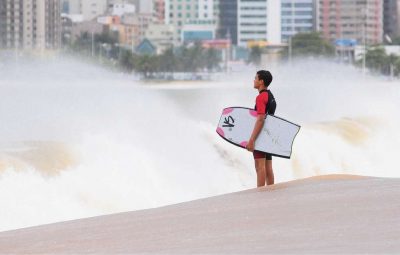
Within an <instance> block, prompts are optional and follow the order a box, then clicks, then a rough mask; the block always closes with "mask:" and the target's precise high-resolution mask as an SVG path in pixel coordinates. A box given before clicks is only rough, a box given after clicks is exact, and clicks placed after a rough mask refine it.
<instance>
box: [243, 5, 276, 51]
mask: <svg viewBox="0 0 400 255" xmlns="http://www.w3.org/2000/svg"><path fill="white" fill-rule="evenodd" d="M237 34H238V45H239V46H247V45H248V43H249V42H252V41H267V42H268V43H269V44H273V45H275V44H281V3H280V1H267V0H238V32H237Z"/></svg>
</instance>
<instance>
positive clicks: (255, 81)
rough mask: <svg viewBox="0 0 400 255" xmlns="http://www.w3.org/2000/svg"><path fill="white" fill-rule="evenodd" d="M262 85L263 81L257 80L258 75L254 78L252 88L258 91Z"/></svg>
mask: <svg viewBox="0 0 400 255" xmlns="http://www.w3.org/2000/svg"><path fill="white" fill-rule="evenodd" d="M263 85H264V81H263V80H260V79H259V78H258V74H256V76H255V77H254V88H255V89H259V88H260V87H261V86H263Z"/></svg>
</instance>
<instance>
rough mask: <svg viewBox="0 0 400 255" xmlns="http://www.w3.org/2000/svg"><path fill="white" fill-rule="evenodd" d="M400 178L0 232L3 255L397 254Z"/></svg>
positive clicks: (308, 183)
mask: <svg viewBox="0 0 400 255" xmlns="http://www.w3.org/2000/svg"><path fill="white" fill-rule="evenodd" d="M399 210H400V180H399V179H389V178H387V179H385V178H370V177H359V176H346V175H330V176H320V177H314V178H307V179H302V180H296V181H291V182H287V183H280V184H277V185H274V186H272V187H266V188H261V189H252V190H247V191H243V192H238V193H233V194H227V195H222V196H217V197H212V198H207V199H202V200H196V201H192V202H187V203H182V204H177V205H171V206H166V207H161V208H156V209H149V210H143V211H136V212H126V213H121V214H115V215H108V216H101V217H94V218H88V219H80V220H75V221H68V222H62V223H57V224H50V225H44V226H38V227H32V228H26V229H19V230H14V231H7V232H3V233H0V253H2V254H5V253H13V254H27V253H31V254H45V253H46V254H61V253H70V254H80V253H99V254H100V253H101V254H117V253H120V254H121V253H125V254H127V253H140V254H143V253H164V254H177V253H180V254H194V253H202V254H211V253H213V254H251V253H263V254H265V253H273V254H277V253H281V254H282V253H285V254H288V253H291V254H310V253H336V254H343V253H346V254H349V253H380V254H383V253H384V254H388V253H396V254H398V253H399V252H400V214H399Z"/></svg>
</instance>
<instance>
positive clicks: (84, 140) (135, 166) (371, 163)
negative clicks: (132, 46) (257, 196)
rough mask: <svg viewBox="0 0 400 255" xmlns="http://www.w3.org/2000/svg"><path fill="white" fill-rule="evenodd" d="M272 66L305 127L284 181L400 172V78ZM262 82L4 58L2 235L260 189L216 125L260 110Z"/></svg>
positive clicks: (280, 176) (279, 91)
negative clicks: (198, 79)
mask: <svg viewBox="0 0 400 255" xmlns="http://www.w3.org/2000/svg"><path fill="white" fill-rule="evenodd" d="M272 72H273V75H274V82H273V85H272V86H271V90H272V91H273V92H274V94H275V97H276V98H277V101H278V109H277V115H279V116H281V117H284V118H287V119H289V120H292V121H293V122H296V123H298V124H300V125H302V129H301V131H300V133H299V135H298V137H297V139H296V141H295V144H294V147H293V149H294V151H293V157H292V159H291V160H286V159H278V158H277V159H275V160H274V168H275V174H276V180H277V181H286V180H291V179H293V178H299V177H306V176H310V175H315V174H325V173H352V174H364V175H372V176H388V177H398V176H400V174H399V173H398V171H396V167H395V166H396V165H395V159H396V155H397V154H398V152H399V149H398V147H397V146H398V144H399V142H400V137H399V135H398V132H397V130H399V127H400V123H399V120H398V119H397V116H399V111H400V110H399V109H400V108H399V99H400V96H399V87H398V84H396V83H394V82H387V81H385V80H382V79H381V78H374V77H368V78H365V77H363V76H362V75H361V74H360V73H359V72H358V71H357V70H355V69H353V68H350V67H343V66H339V65H336V64H329V63H325V62H312V61H310V62H309V61H307V62H303V63H296V64H293V65H292V66H281V67H274V68H272ZM253 77H254V73H244V74H232V75H230V76H227V77H226V79H224V80H222V81H219V82H205V83H204V86H201V84H202V83H196V84H195V85H193V86H192V85H191V84H182V83H175V84H172V85H173V86H170V87H169V86H167V85H162V86H159V85H151V84H147V83H146V84H141V83H138V82H136V81H134V79H132V78H131V76H127V75H122V74H117V73H112V72H109V71H105V70H103V69H100V68H96V67H91V66H89V65H86V64H83V63H79V62H78V61H74V60H68V61H65V60H51V61H48V62H41V61H31V62H29V63H24V62H22V61H21V62H20V63H19V65H18V66H15V64H8V65H3V66H2V70H1V72H0V93H1V95H2V100H0V122H1V123H2V125H1V126H0V201H1V204H2V210H0V218H1V219H3V220H2V221H1V223H0V230H7V229H14V228H21V227H26V226H32V225H38V224H44V223H50V222H56V221H62V220H69V219H75V218H81V217H89V216H94V215H101V214H108V213H115V212H122V211H128V210H138V209H143V208H151V207H157V206H162V205H167V204H172V203H178V202H182V201H188V200H192V199H197V198H202V197H208V196H213V195H218V194H222V193H227V192H233V191H239V190H243V189H248V188H253V187H254V185H255V173H254V169H253V168H254V167H253V160H252V156H251V154H250V153H248V152H246V151H245V150H243V149H240V148H237V147H234V146H232V145H230V144H228V143H226V142H225V141H223V140H222V139H220V138H219V137H218V135H217V134H216V132H215V125H216V124H217V122H218V119H219V115H220V113H221V110H222V108H224V107H227V106H250V107H251V106H253V105H254V98H255V96H256V94H257V93H256V91H254V90H253V89H252V82H253V81H252V79H253Z"/></svg>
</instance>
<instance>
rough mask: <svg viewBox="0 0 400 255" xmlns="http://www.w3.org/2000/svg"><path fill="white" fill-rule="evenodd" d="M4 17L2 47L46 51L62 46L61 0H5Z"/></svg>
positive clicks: (1, 9) (0, 10)
mask: <svg viewBox="0 0 400 255" xmlns="http://www.w3.org/2000/svg"><path fill="white" fill-rule="evenodd" d="M0 16H1V19H0V31H1V39H0V46H1V47H2V48H18V49H41V50H42V49H57V48H59V47H60V44H61V2H60V1H59V0H3V1H1V4H0Z"/></svg>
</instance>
